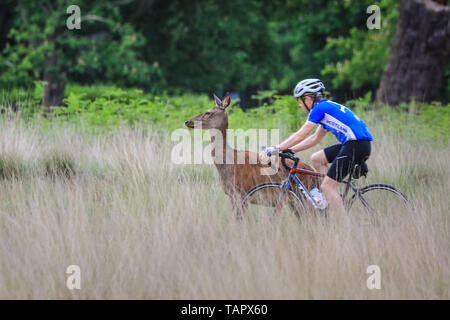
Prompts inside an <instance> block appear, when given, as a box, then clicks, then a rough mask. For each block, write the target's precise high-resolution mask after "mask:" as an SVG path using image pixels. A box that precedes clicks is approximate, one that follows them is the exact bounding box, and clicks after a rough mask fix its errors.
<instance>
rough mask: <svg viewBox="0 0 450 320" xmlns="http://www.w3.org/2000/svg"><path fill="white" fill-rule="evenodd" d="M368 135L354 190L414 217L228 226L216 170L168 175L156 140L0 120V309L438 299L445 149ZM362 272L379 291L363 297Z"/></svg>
mask: <svg viewBox="0 0 450 320" xmlns="http://www.w3.org/2000/svg"><path fill="white" fill-rule="evenodd" d="M372 128H373V129H372V130H373V133H374V136H375V137H376V141H375V142H374V144H373V154H372V157H371V159H370V160H369V166H370V170H371V171H370V173H369V177H368V178H367V180H366V181H362V182H365V183H371V182H385V183H392V184H394V185H397V186H399V187H401V188H402V189H403V190H404V191H405V192H406V193H407V194H408V196H409V197H410V198H411V199H412V200H413V202H414V205H415V206H416V209H415V210H413V211H409V212H406V211H405V212H398V214H397V215H395V216H391V217H387V218H385V219H383V220H381V222H380V223H378V224H367V223H364V221H365V220H364V219H363V218H362V215H363V214H362V213H354V214H353V215H352V219H351V223H350V225H341V224H334V223H331V222H330V220H327V219H325V218H322V217H316V216H306V217H304V218H303V219H302V220H300V221H298V220H297V219H296V218H295V217H294V216H293V215H292V216H283V217H280V219H278V220H275V221H272V220H270V219H268V218H266V217H258V219H256V218H255V217H253V218H252V217H250V218H247V219H244V221H243V222H241V223H238V222H237V221H236V220H235V219H234V217H233V215H232V213H231V205H230V203H229V201H228V199H227V198H226V196H225V195H224V193H223V192H222V189H221V187H220V185H219V183H218V179H217V172H216V170H215V168H214V167H213V166H210V165H174V164H173V163H171V161H170V151H171V146H172V144H171V143H170V141H169V140H168V139H167V138H164V136H163V135H161V134H159V135H156V134H155V133H154V132H153V131H151V130H150V131H149V130H147V129H146V130H144V129H142V128H141V129H130V128H126V127H124V128H119V129H117V130H116V131H114V132H112V133H111V134H108V135H89V134H86V133H85V132H84V131H83V130H82V129H80V128H75V127H71V126H69V125H67V126H54V127H51V128H50V129H49V130H47V131H44V130H42V129H41V127H40V126H39V125H26V124H24V123H23V122H21V121H20V120H18V119H17V118H9V119H8V120H5V119H3V120H2V121H1V124H0V159H1V161H0V298H2V299H130V298H132V299H419V298H424V299H431V298H437V299H448V298H450V221H449V207H450V200H449V199H450V196H449V195H450V193H449V191H450V188H449V185H450V184H449V176H450V164H449V162H448V159H449V155H450V151H449V148H448V146H445V147H442V146H441V147H437V145H434V144H433V143H431V142H430V143H427V144H423V143H418V142H414V141H412V140H405V139H403V138H402V137H401V136H400V135H398V134H396V133H395V132H388V131H386V127H385V126H383V125H381V124H376V123H375V122H374V123H373V126H372ZM326 142H329V143H331V142H334V141H332V140H327V141H326ZM323 145H326V143H324V144H322V147H323ZM318 148H319V147H316V148H315V150H316V149H318ZM311 152H312V151H309V152H305V153H303V154H301V156H302V158H303V159H305V158H306V159H307V157H308V155H309V154H310V153H311ZM67 168H69V169H67ZM69 265H78V266H80V268H81V289H80V290H68V289H67V287H66V279H67V277H68V275H67V274H66V273H65V271H66V268H67V267H68V266H69ZM369 265H378V266H379V267H380V269H381V289H380V290H369V289H368V288H367V286H366V280H367V278H368V277H369V275H368V274H366V269H367V267H368V266H369Z"/></svg>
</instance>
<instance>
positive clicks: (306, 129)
mask: <svg viewBox="0 0 450 320" xmlns="http://www.w3.org/2000/svg"><path fill="white" fill-rule="evenodd" d="M315 125H316V123H314V122H311V121H306V122H305V124H304V125H303V126H302V127H301V128H300V129H299V130H298V131H297V132H296V133H294V134H292V135H291V136H290V137H289V138H287V139H286V140H285V141H283V142H282V143H281V144H280V150H286V149H288V148H291V147H292V146H295V145H296V144H297V143H299V142H300V141H303V140H304V139H305V138H306V137H307V136H308V134H309V133H310V132H311V130H312V129H313V128H314V126H315Z"/></svg>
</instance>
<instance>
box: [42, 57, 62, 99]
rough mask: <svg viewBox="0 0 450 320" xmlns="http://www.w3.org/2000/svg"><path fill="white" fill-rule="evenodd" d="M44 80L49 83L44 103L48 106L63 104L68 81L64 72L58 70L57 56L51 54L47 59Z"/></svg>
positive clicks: (45, 88) (45, 90)
mask: <svg viewBox="0 0 450 320" xmlns="http://www.w3.org/2000/svg"><path fill="white" fill-rule="evenodd" d="M44 81H45V82H47V84H46V85H45V87H44V97H43V99H42V105H44V106H46V107H50V106H60V105H62V101H63V98H64V89H65V88H66V81H65V79H64V75H63V72H61V71H60V72H58V67H57V57H56V56H51V57H48V58H47V59H46V71H45V72H44Z"/></svg>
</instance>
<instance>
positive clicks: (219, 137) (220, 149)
mask: <svg viewBox="0 0 450 320" xmlns="http://www.w3.org/2000/svg"><path fill="white" fill-rule="evenodd" d="M227 129H228V121H226V124H225V125H223V126H222V127H220V128H216V129H212V130H210V135H211V156H212V158H213V161H214V164H215V165H216V166H219V165H221V164H226V163H228V161H227V158H228V159H230V157H233V156H234V149H232V148H231V147H230V146H229V145H228V143H227Z"/></svg>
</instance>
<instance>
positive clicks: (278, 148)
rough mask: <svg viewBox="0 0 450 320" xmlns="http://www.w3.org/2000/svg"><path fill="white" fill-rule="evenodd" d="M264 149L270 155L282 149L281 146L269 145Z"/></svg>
mask: <svg viewBox="0 0 450 320" xmlns="http://www.w3.org/2000/svg"><path fill="white" fill-rule="evenodd" d="M263 151H264V152H265V153H266V154H267V155H268V156H269V157H270V156H271V155H272V154H274V153H277V152H279V151H280V146H275V147H268V148H265V149H264V150H263Z"/></svg>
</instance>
